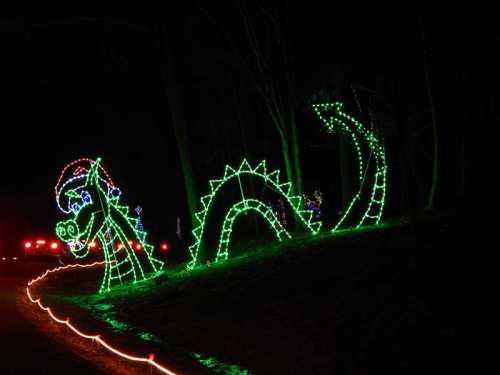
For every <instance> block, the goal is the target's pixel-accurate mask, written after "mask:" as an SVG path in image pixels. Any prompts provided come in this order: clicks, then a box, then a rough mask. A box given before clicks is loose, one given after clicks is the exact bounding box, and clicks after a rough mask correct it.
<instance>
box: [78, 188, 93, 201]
mask: <svg viewBox="0 0 500 375" xmlns="http://www.w3.org/2000/svg"><path fill="white" fill-rule="evenodd" d="M80 198H81V199H82V202H83V204H91V203H92V198H91V197H90V194H89V193H88V192H87V191H85V190H84V191H82V193H81V195H80Z"/></svg>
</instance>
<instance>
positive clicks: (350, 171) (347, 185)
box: [333, 66, 355, 210]
mask: <svg viewBox="0 0 500 375" xmlns="http://www.w3.org/2000/svg"><path fill="white" fill-rule="evenodd" d="M333 79H334V82H335V89H336V91H337V96H338V99H340V100H342V101H343V102H346V100H345V93H346V84H345V82H346V79H345V76H344V72H342V71H341V67H340V66H337V67H336V71H335V73H334V77H333ZM354 158H355V156H354V154H353V150H352V145H351V144H350V143H349V140H348V136H347V135H346V136H341V137H339V160H340V178H341V187H342V210H345V209H346V208H347V207H348V206H349V204H350V203H351V200H352V198H353V196H354V194H355V182H354V171H355V169H354V164H353V160H355V159H354Z"/></svg>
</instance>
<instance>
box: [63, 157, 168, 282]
mask: <svg viewBox="0 0 500 375" xmlns="http://www.w3.org/2000/svg"><path fill="white" fill-rule="evenodd" d="M77 162H78V163H76V162H72V163H70V164H68V166H66V167H65V168H64V171H63V175H64V174H65V172H66V171H67V170H68V168H69V167H70V166H71V167H73V168H74V169H75V170H79V171H80V173H79V174H78V175H77V176H73V177H69V178H68V180H67V181H64V180H62V179H59V181H58V185H57V187H56V194H57V196H56V200H57V202H58V205H60V207H61V206H63V207H61V211H63V212H65V213H69V215H71V218H70V219H68V220H65V221H62V222H59V223H57V225H56V235H57V236H58V237H59V238H60V239H61V240H62V241H64V242H66V243H67V244H68V245H69V247H70V250H71V252H72V254H73V255H74V256H75V257H77V258H84V257H86V256H87V255H88V254H89V251H90V248H91V247H92V243H95V240H96V239H99V243H100V244H101V249H102V251H103V254H104V260H105V263H106V267H105V269H104V277H103V280H102V283H101V287H100V289H99V292H105V291H109V290H111V289H112V287H113V286H114V285H121V284H123V283H124V282H127V281H132V283H136V282H138V281H141V280H146V279H149V278H152V277H155V276H157V275H158V274H160V273H161V272H163V268H164V263H163V262H162V261H160V260H158V259H156V258H155V257H154V255H153V252H154V247H153V246H152V245H150V244H148V243H147V242H146V235H147V233H146V232H145V231H144V230H139V229H138V218H135V217H132V216H131V215H129V207H128V206H125V205H122V204H120V203H119V201H120V197H121V192H120V191H119V189H118V188H116V187H115V186H114V185H111V183H110V182H109V181H111V178H110V177H109V174H108V173H107V172H106V174H105V176H106V178H103V177H101V176H100V172H101V171H103V170H104V169H103V168H101V167H100V159H97V160H96V161H92V160H91V159H79V160H78V161H77ZM82 163H84V165H87V164H88V163H90V166H89V168H86V169H84V168H83V167H82V165H81V164H82ZM84 170H86V173H85V172H83V171H84ZM63 181H64V182H63ZM80 228H84V229H83V230H82V231H81V230H80ZM131 238H132V239H134V243H135V248H134V247H133V243H132V242H131V241H130V239H131ZM138 252H140V254H138Z"/></svg>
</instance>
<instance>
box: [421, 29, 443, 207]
mask: <svg viewBox="0 0 500 375" xmlns="http://www.w3.org/2000/svg"><path fill="white" fill-rule="evenodd" d="M420 35H421V38H422V49H423V65H424V75H425V86H426V89H427V98H428V100H429V109H430V112H431V122H432V138H433V143H434V156H433V165H432V184H431V191H430V193H429V200H428V202H427V209H428V210H432V209H434V205H435V198H436V191H437V188H438V177H439V134H438V128H437V122H436V108H435V106H434V96H433V94H432V87H431V79H430V74H429V62H428V57H427V45H426V39H425V30H424V24H423V20H422V19H421V20H420Z"/></svg>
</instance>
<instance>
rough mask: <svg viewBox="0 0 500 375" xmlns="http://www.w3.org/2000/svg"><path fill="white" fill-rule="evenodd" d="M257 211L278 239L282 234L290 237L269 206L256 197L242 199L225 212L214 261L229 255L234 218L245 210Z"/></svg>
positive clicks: (222, 259)
mask: <svg viewBox="0 0 500 375" xmlns="http://www.w3.org/2000/svg"><path fill="white" fill-rule="evenodd" d="M251 210H253V211H256V212H258V213H259V214H260V215H261V216H262V217H263V218H264V219H265V220H266V221H267V223H268V224H269V226H270V227H271V228H272V229H273V230H274V232H275V233H276V237H277V238H278V240H279V241H282V240H283V235H285V236H287V237H288V238H292V236H290V234H289V233H288V232H287V230H286V229H285V228H284V227H283V226H282V225H281V223H280V221H279V220H278V219H277V218H276V216H275V214H274V212H273V210H272V208H271V207H269V206H268V205H266V204H265V203H263V202H261V201H259V200H257V199H243V200H242V201H240V202H238V203H236V204H235V205H234V206H232V207H231V208H230V209H229V211H228V212H227V213H226V216H225V218H224V223H223V224H222V230H221V234H220V238H219V245H218V247H217V256H216V261H218V262H219V261H225V260H227V258H228V257H229V250H228V249H229V243H230V241H231V234H232V232H233V224H234V221H235V220H236V218H237V217H238V216H239V215H241V214H243V213H246V212H247V211H251Z"/></svg>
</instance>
